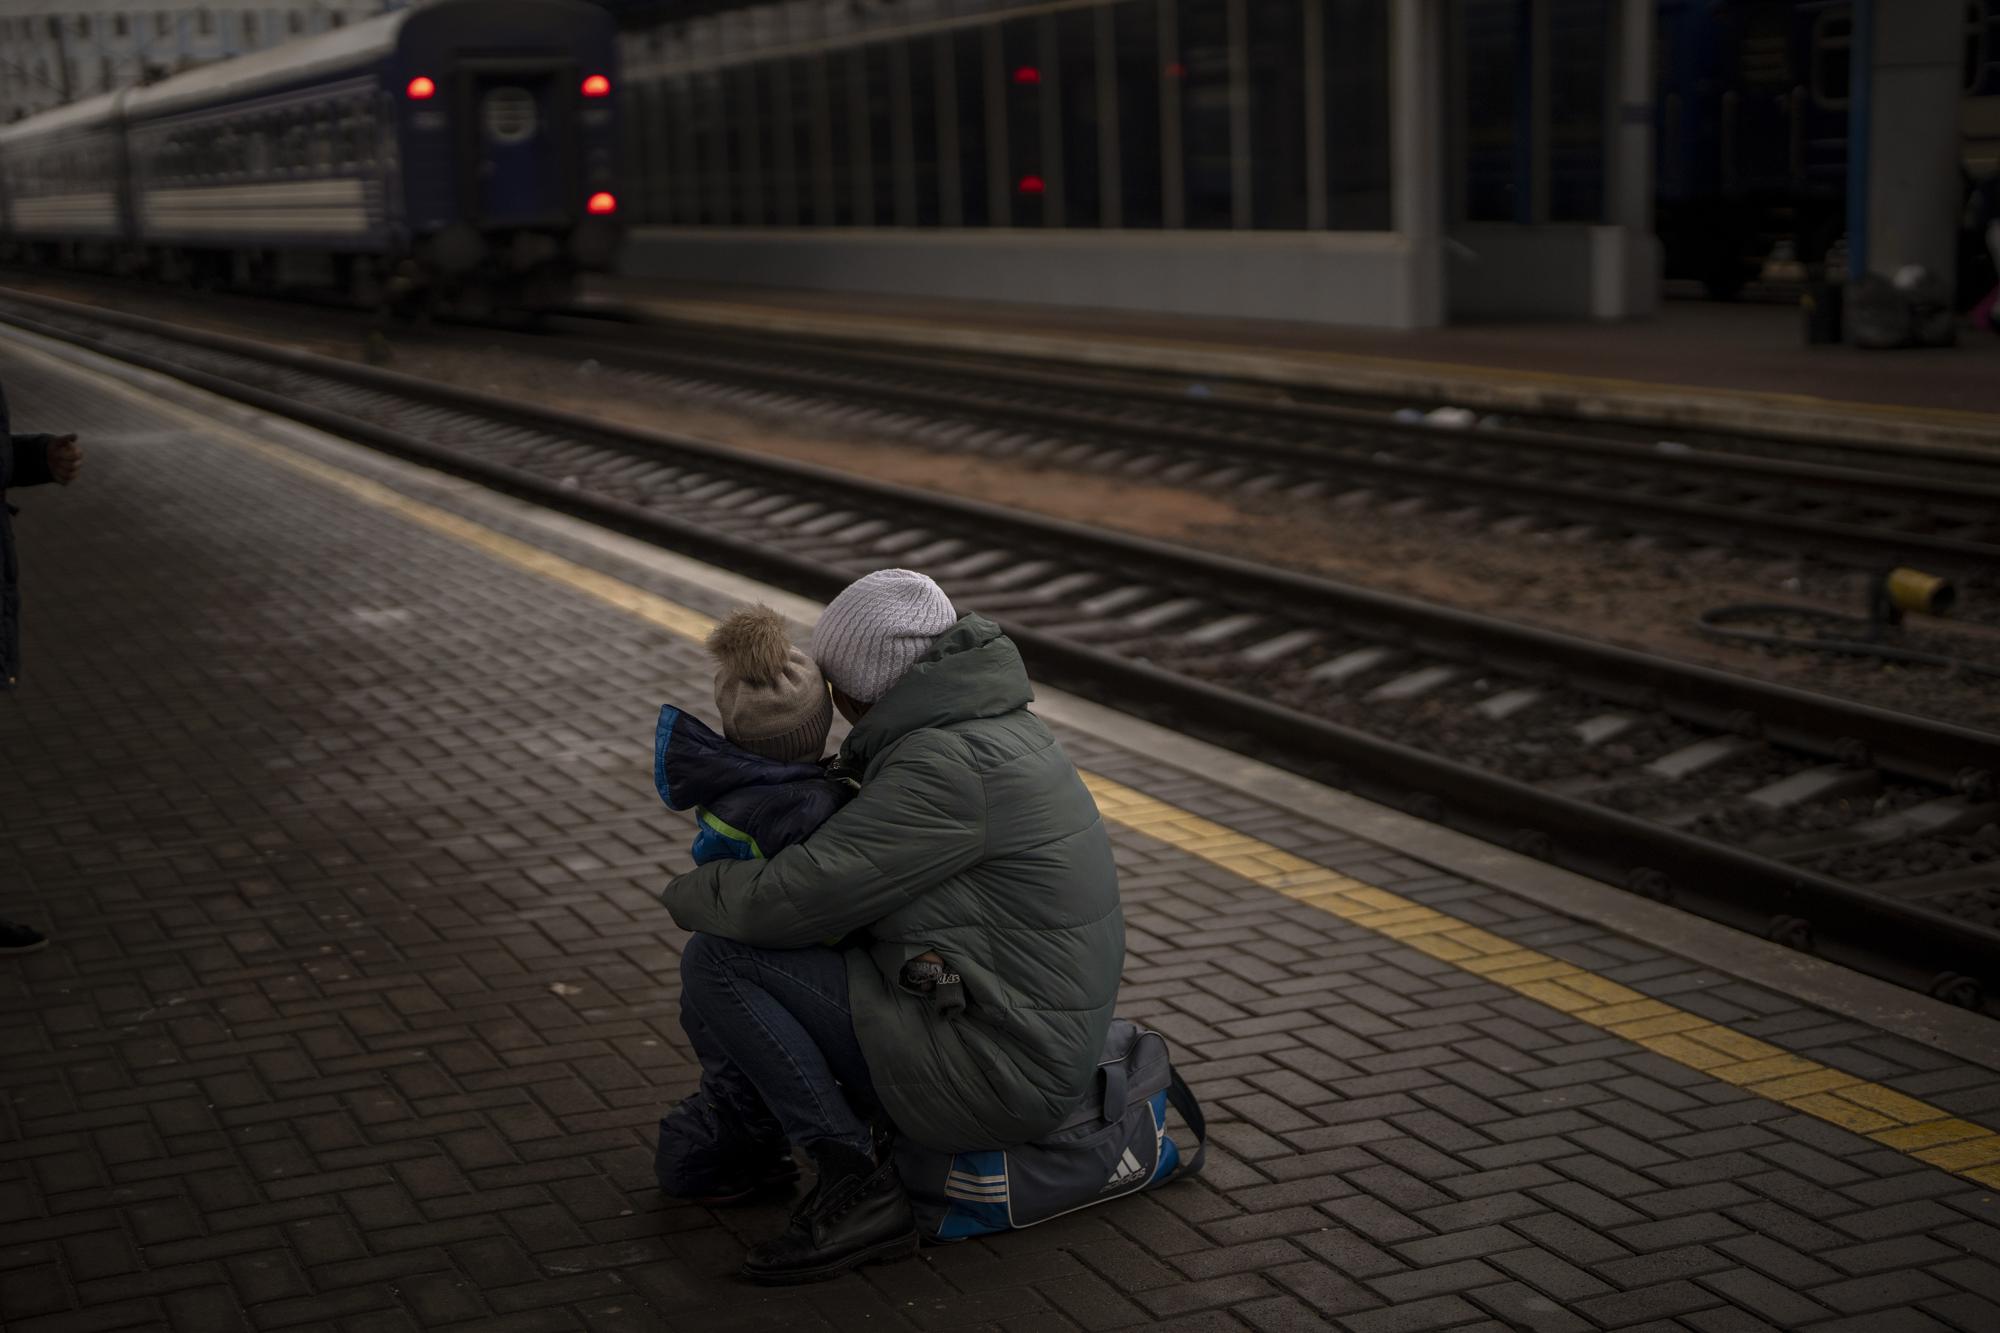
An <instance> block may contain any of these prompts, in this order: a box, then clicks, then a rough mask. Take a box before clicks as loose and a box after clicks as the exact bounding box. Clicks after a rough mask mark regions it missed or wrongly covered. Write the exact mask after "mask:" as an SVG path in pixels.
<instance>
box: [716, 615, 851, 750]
mask: <svg viewBox="0 0 2000 1333" xmlns="http://www.w3.org/2000/svg"><path fill="white" fill-rule="evenodd" d="M708 651H709V652H710V653H711V654H713V655H714V657H715V708H716V711H717V712H719V713H721V714H722V734H723V735H724V736H726V737H728V738H729V739H730V740H731V741H732V742H734V743H735V744H737V745H740V746H742V747H743V748H744V749H746V750H749V751H752V752H753V753H756V754H760V755H763V756H764V757H765V758H766V759H776V760H779V761H780V762H783V763H793V764H806V763H811V762H812V761H814V760H816V759H818V758H819V757H820V753H821V751H823V750H824V749H825V748H826V733H827V731H828V729H829V728H831V727H832V726H833V696H832V695H830V694H828V693H827V688H826V677H825V676H822V675H821V674H820V670H819V668H818V667H817V666H815V665H813V660H812V659H811V658H810V657H807V656H806V655H805V654H804V653H802V652H800V651H799V650H798V649H797V648H794V647H793V646H792V637H791V635H790V634H789V633H788V632H787V631H786V629H785V619H784V617H783V616H781V615H779V614H778V613H777V612H776V611H773V610H772V609H771V608H770V607H768V606H746V607H741V608H738V609H737V610H735V611H732V612H730V613H729V616H728V618H727V619H725V620H724V621H723V622H722V623H721V624H720V625H717V626H716V627H715V630H714V632H713V633H711V634H710V635H709V636H708Z"/></svg>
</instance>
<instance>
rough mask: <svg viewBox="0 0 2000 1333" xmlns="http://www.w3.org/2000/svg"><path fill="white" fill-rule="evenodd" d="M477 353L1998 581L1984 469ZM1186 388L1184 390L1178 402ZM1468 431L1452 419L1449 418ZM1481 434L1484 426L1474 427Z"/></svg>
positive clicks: (922, 436) (1148, 457)
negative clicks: (593, 366)
mask: <svg viewBox="0 0 2000 1333" xmlns="http://www.w3.org/2000/svg"><path fill="white" fill-rule="evenodd" d="M495 336H497V337H499V338H501V339H502V340H503V345H505V346H507V347H509V348H514V349H520V350H525V351H528V352H530V353H535V354H540V355H550V354H552V353H553V354H560V355H562V356H564V357H566V358H588V359H591V360H595V361H596V362H598V363H599V364H600V365H601V366H603V367H605V368H607V370H608V371H609V373H612V374H616V375H620V376H622V377H624V378H625V379H626V380H628V381H629V382H630V384H631V385H632V387H634V388H635V389H637V390H640V391H644V392H653V393H670V394H673V395H675V396H677V397H681V398H684V399H692V400H706V401H709V402H713V403H716V404H717V405H720V406H727V407H732V408H738V409H746V408H747V409H750V410H754V411H759V412H764V413H771V414H776V415H781V416H786V417H790V418H794V419H796V418H798V417H800V416H805V417H817V418H820V419H823V420H827V421H831V422H833V423H836V424H838V425H840V426H842V427H844V428H848V429H865V430H867V431H868V432H869V433H870V434H871V435H875V436H878V437H892V438H900V439H904V440H908V441H910V442H912V443H917V444H922V445H924V446H927V447H930V448H936V449H949V450H958V451H962V452H967V453H974V454H981V455H986V456H990V457H997V458H1001V459H1006V460H1015V461H1020V462H1023V463H1031V464H1032V463H1039V464H1054V465H1060V466H1061V467H1064V468H1068V469H1076V470H1087V471H1094V472H1099V473H1105V474H1111V475H1118V476H1125V477H1130V478H1132V479H1134V480H1139V481H1151V482H1159V483H1164V484H1172V485H1179V486H1184V487H1188V488H1191V489H1200V490H1206V491H1215V490H1235V491H1238V492H1242V493H1245V494H1248V495H1253V496H1254V495H1259V494H1263V495H1285V496H1291V497H1296V498H1300V499H1311V498H1324V499H1326V500H1328V501H1330V502H1332V503H1333V504H1334V505H1336V506H1338V507H1343V508H1345V507H1363V506H1369V507H1376V508H1382V509H1393V510H1394V511H1395V512H1397V513H1400V514H1408V513H1411V512H1414V511H1415V510H1417V509H1419V508H1422V509H1427V510H1430V511H1432V512H1434V513H1438V514H1448V515H1450V516H1451V518H1452V519H1453V521H1454V522H1458V523H1462V524H1482V523H1483V524H1486V525H1489V526H1494V527H1500V528H1503V529H1504V530H1507V531H1511V532H1520V531H1523V530H1527V529H1533V528H1540V529H1560V530H1563V531H1564V532H1565V533H1566V535H1568V536H1570V537H1572V538H1581V537H1588V536H1594V537H1597V538H1600V539H1608V540H1618V539H1629V538H1638V539H1643V540H1645V541H1647V542H1649V543H1653V544H1659V543H1666V544H1670V545H1682V546H1703V545H1708V546H1716V547H1721V548H1725V549H1729V550H1734V551H1749V552H1754V553H1759V554H1770V555H1775V556H1788V555H1793V554H1799V553H1803V554H1806V555H1809V556H1813V557H1815V558H1819V559H1824V560H1828V561H1831V562H1834V563H1839V564H1848V565H1861V566H1870V567H1874V566H1886V565H1893V564H1898V563H1918V564H1924V565H1929V566H1937V567H1942V568H1949V569H1951V570H1953V571H1956V572H1961V573H1962V574H1964V575H1968V576H1970V577H1972V578H1973V579H1975V580H1978V581H1981V582H1984V581H1985V580H1986V579H1987V578H1989V577H1990V575H1991V573H1992V571H1994V570H1996V569H2000V485H1996V484H1994V482H1993V481H1992V480H1991V477H1992V460H1991V459H1990V458H1981V457H1978V456H1976V455H1974V454H1972V453H1971V451H1965V450H1951V449H1938V450H1932V451H1930V452H1929V455H1928V456H1926V457H1913V456H1910V455H1908V454H1904V455H1900V456H1897V455H1884V454H1881V453H1874V452H1869V451H1862V450H1856V449H1845V450H1836V449H1827V448H1816V449H1801V448H1800V447H1799V446H1795V445H1783V446H1781V445H1779V444H1778V443H1776V442H1771V441H1766V442H1763V446H1762V447H1763V448H1764V449H1766V450H1769V451H1768V452H1758V451H1756V450H1755V449H1753V448H1752V445H1751V442H1749V441H1737V442H1735V444H1734V446H1733V447H1721V446H1720V445H1716V446H1699V447H1698V446H1689V445H1685V444H1678V443H1672V442H1662V441H1659V440H1657V439H1654V440H1650V441H1642V440H1640V439H1619V438H1612V437H1611V436H1609V435H1607V434H1606V433H1605V431H1604V430H1603V429H1602V428H1597V429H1594V430H1593V431H1592V432H1591V433H1588V434H1585V433H1581V432H1565V431H1558V430H1552V429H1533V430H1531V429H1524V428H1521V427H1518V426H1501V427H1498V428H1491V427H1487V426H1480V427H1476V428H1472V429H1464V428H1454V427H1447V426H1443V425H1439V424H1434V423H1430V422H1423V421H1410V420H1397V419H1395V417H1394V416H1393V415H1391V414H1390V413H1388V412H1385V411H1382V410H1380V409H1379V408H1368V407H1362V406H1357V405H1354V404H1328V403H1317V402H1288V401H1275V400H1268V399H1257V398H1252V397H1244V396H1240V395H1235V394H1215V393H1213V392H1212V391H1210V390H1209V389H1208V387H1207V386H1200V385H1196V386H1189V385H1186V384H1179V385H1166V384H1161V383H1157V382H1153V383H1149V382H1147V381H1146V380H1145V379H1143V378H1142V377H1138V376H1130V375H1126V376H1107V375H1103V374H1098V373H1089V374H1085V373H1079V372H1073V371H1064V370H1057V369H1046V368H1034V367H1027V366H1019V365H1007V364H1001V363H993V362H984V363H975V362H972V361H968V360H963V359H938V358H932V357H923V356H913V355H909V354H902V353H894V352H879V351H863V350H856V349H850V348H834V347H828V346H826V345H824V344H821V343H816V342H811V341H805V340H798V339H785V338H779V339H771V338H761V337H760V338H747V337H740V336H732V335H728V334H721V333H714V332H711V331H706V330H704V331H701V332H700V333H699V334H692V333H683V332H679V331H676V330H675V329H673V328H672V327H670V326H659V325H649V324H638V325H632V326H629V329H628V332H627V333H626V334H625V335H624V336H621V337H620V338H618V339H615V340H614V339H608V338H604V337H602V336H601V335H600V336H593V335H578V334H566V335H565V336H564V337H562V338H561V339H560V340H559V341H555V342H554V343H553V345H552V342H551V340H550V339H547V338H532V337H520V336H518V335H492V336H487V337H485V338H484V341H486V342H488V343H491V342H492V341H493V338H494V337H495ZM1191 390H1192V391H1191ZM1468 415H1469V414H1468ZM1484 420H1485V421H1489V422H1490V421H1492V420H1494V419H1493V418H1485V419H1484Z"/></svg>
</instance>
